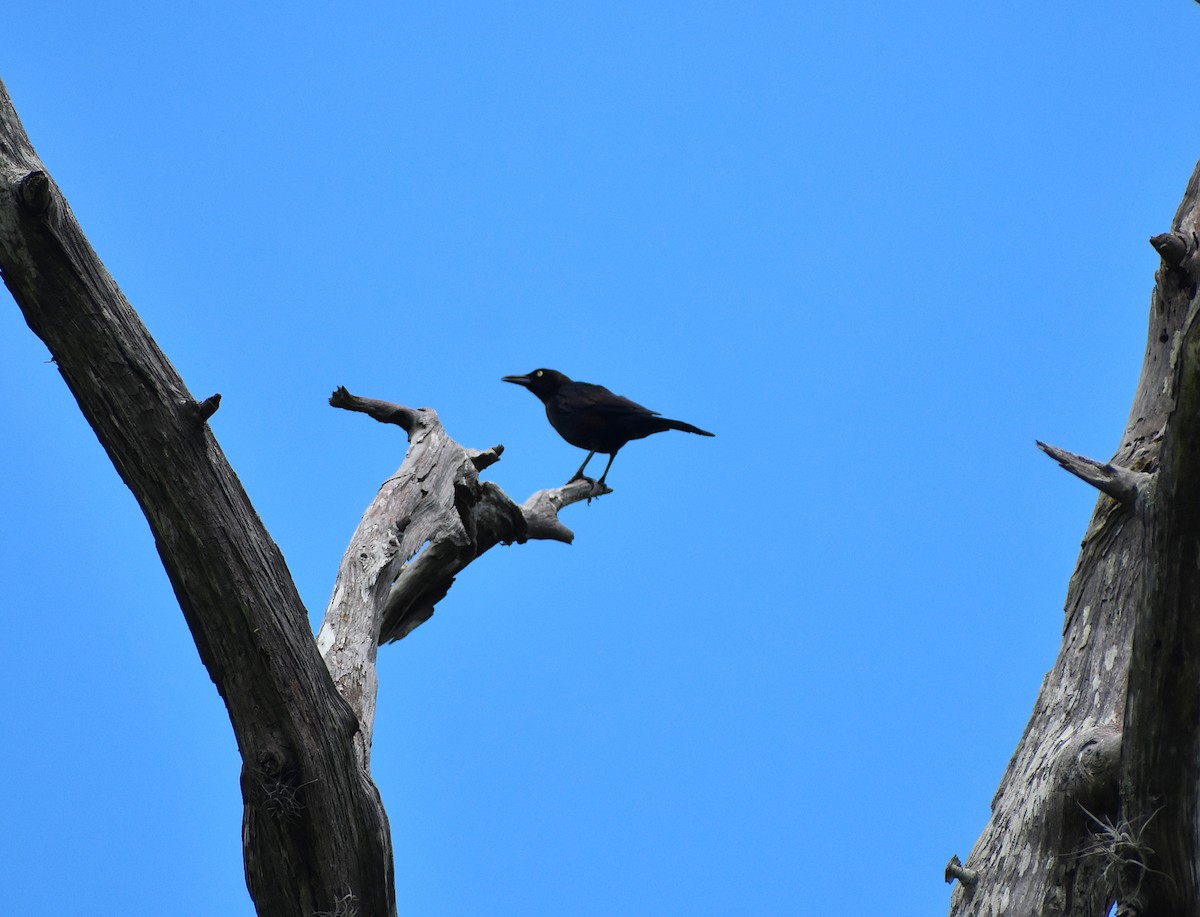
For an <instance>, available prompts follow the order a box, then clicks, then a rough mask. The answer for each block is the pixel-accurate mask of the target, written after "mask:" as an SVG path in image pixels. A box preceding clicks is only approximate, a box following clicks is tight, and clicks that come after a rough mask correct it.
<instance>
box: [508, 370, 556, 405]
mask: <svg viewBox="0 0 1200 917" xmlns="http://www.w3.org/2000/svg"><path fill="white" fill-rule="evenodd" d="M500 381H501V382H511V383H513V385H523V386H525V388H527V389H529V390H530V391H531V392H533V393H534V394H535V395H537V396H538V397H539V398H541V399H542V400H545V399H546V397H547V396H548V395H553V394H554V392H555V391H557V390H558V387H559V386H561V385H565V384H566V383H568V382H570V381H571V380H570V379H569V378H567V377H566V376H564V375H563V374H562V373H560V372H559V371H558V370H556V369H535V370H534V371H533V372H531V373H529V374H528V375H524V376H504V377H503V378H502V379H501V380H500Z"/></svg>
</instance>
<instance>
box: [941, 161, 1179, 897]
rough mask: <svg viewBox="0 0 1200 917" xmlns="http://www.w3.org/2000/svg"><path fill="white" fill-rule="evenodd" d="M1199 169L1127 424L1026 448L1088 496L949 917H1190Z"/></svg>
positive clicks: (1174, 241)
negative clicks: (1100, 435) (1077, 542)
mask: <svg viewBox="0 0 1200 917" xmlns="http://www.w3.org/2000/svg"><path fill="white" fill-rule="evenodd" d="M1198 220H1200V165H1198V166H1197V169H1196V171H1195V172H1194V173H1193V175H1192V178H1191V181H1190V182H1189V184H1188V187H1187V191H1186V192H1185V194H1184V199H1183V202H1182V204H1181V205H1180V207H1179V210H1178V212H1177V213H1176V215H1175V219H1174V222H1173V223H1172V227H1171V231H1170V232H1169V233H1165V234H1163V235H1161V236H1156V237H1154V238H1153V239H1152V240H1151V243H1152V244H1153V245H1154V247H1155V249H1156V250H1157V251H1158V252H1159V254H1160V256H1161V258H1162V263H1161V265H1160V267H1159V269H1158V271H1157V273H1156V276H1155V280H1156V284H1155V288H1154V292H1153V295H1152V297H1151V301H1150V327H1149V333H1148V336H1147V342H1146V353H1145V358H1144V361H1143V364H1142V373H1141V378H1140V380H1139V382H1138V387H1137V391H1136V394H1135V395H1134V400H1133V408H1132V410H1131V411H1130V415H1129V420H1128V422H1127V423H1126V426H1125V431H1124V434H1123V435H1122V437H1121V443H1120V446H1119V447H1118V449H1117V451H1116V454H1115V455H1114V456H1113V457H1112V459H1111V460H1110V461H1108V462H1098V461H1094V460H1092V459H1087V458H1084V457H1083V456H1078V455H1074V454H1072V453H1070V452H1067V451H1065V450H1062V449H1058V448H1055V447H1052V446H1047V445H1045V444H1042V443H1039V444H1038V445H1039V446H1040V447H1041V448H1042V449H1043V450H1044V451H1045V452H1047V453H1048V454H1049V455H1050V456H1051V457H1053V458H1054V459H1055V460H1057V461H1058V462H1059V463H1060V464H1061V465H1062V466H1063V467H1064V468H1066V469H1067V470H1068V471H1070V472H1072V473H1073V474H1075V475H1077V476H1079V477H1080V478H1081V479H1083V480H1084V481H1087V482H1088V483H1090V484H1092V485H1093V486H1095V487H1096V488H1097V489H1098V490H1100V492H1101V496H1100V498H1099V500H1098V502H1097V504H1096V508H1095V511H1094V512H1093V514H1092V519H1091V522H1090V524H1089V525H1088V528H1087V532H1086V534H1085V535H1084V539H1083V545H1082V550H1081V552H1080V556H1079V561H1078V564H1077V566H1076V568H1075V572H1074V574H1073V576H1072V577H1071V581H1070V584H1069V586H1068V589H1067V600H1066V608H1065V620H1064V622H1063V641H1062V646H1061V648H1060V650H1059V654H1058V659H1057V661H1056V662H1055V665H1054V668H1053V669H1052V670H1051V671H1050V672H1049V673H1048V674H1047V675H1046V677H1045V680H1044V681H1043V682H1042V687H1041V691H1040V693H1039V694H1038V698H1037V701H1036V703H1035V704H1034V709H1033V714H1032V716H1031V717H1030V720H1029V724H1028V725H1027V726H1026V728H1025V733H1024V735H1023V736H1022V737H1021V740H1020V742H1019V744H1018V745H1017V749H1016V752H1015V753H1014V754H1013V757H1012V760H1011V761H1010V762H1009V765H1008V769H1007V771H1006V772H1005V774H1004V777H1003V779H1002V780H1001V782H1000V787H999V789H998V790H997V792H996V795H995V798H994V799H993V800H992V814H991V818H990V819H989V821H988V823H987V825H986V827H985V828H984V831H983V833H982V834H981V835H980V837H979V839H978V840H977V841H976V843H975V846H974V848H973V849H972V850H971V853H970V855H969V856H968V857H967V860H966V863H965V864H963V863H959V862H958V859H957V857H955V858H954V859H952V860H951V862H950V865H949V866H947V869H946V880H947V881H948V882H953V881H955V880H957V883H956V885H955V888H954V891H953V893H952V897H951V906H950V914H951V915H953V917H968V915H970V917H987V915H997V917H998V915H1005V914H1008V915H1071V917H1085V915H1086V917H1099V915H1104V914H1107V913H1108V912H1109V909H1110V908H1111V907H1112V905H1113V904H1114V903H1115V904H1117V905H1118V913H1120V914H1123V915H1128V917H1132V915H1160V914H1161V915H1178V917H1200V876H1198V875H1197V870H1198V869H1200V864H1198V862H1197V852H1198V850H1200V809H1198V802H1200V800H1198V790H1200V377H1198V373H1200V327H1198V326H1200V322H1197V310H1198V309H1200V301H1198V300H1197V296H1196V293H1197V282H1198V280H1200V258H1198V256H1197V248H1198V236H1197V222H1198Z"/></svg>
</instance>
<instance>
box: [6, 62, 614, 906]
mask: <svg viewBox="0 0 1200 917" xmlns="http://www.w3.org/2000/svg"><path fill="white" fill-rule="evenodd" d="M0 272H2V273H3V276H4V281H5V283H6V284H7V286H8V288H9V290H10V291H11V292H12V295H13V298H14V299H15V300H16V301H17V304H18V306H19V307H20V308H21V311H22V313H23V314H24V316H25V320H26V321H27V322H28V324H29V326H30V328H31V329H32V330H33V331H34V333H35V334H37V336H38V337H39V338H41V339H42V341H43V342H44V343H45V344H46V346H47V347H48V348H49V350H50V352H51V354H52V355H53V358H54V362H55V363H56V364H57V366H58V369H59V372H60V373H61V374H62V376H63V379H64V380H65V381H66V383H67V385H68V386H69V388H70V390H71V392H72V394H73V395H74V396H75V399H76V401H77V402H78V403H79V407H80V410H81V411H82V412H83V414H84V416H85V417H86V419H87V421H88V423H89V424H90V425H91V426H92V429H93V430H94V431H95V433H96V435H97V437H98V438H99V440H100V442H101V443H102V444H103V446H104V448H105V450H106V451H107V452H108V455H109V457H110V458H111V459H112V462H113V464H114V465H115V466H116V469H117V471H118V472H119V473H120V475H121V477H122V479H123V480H124V481H125V483H126V485H127V486H128V487H129V489H130V490H131V491H132V492H133V494H134V496H135V497H136V498H137V500H138V503H139V504H140V505H141V508H142V511H143V512H144V513H145V515H146V519H147V521H148V522H149V524H150V528H151V530H152V531H153V533H154V538H155V543H156V545H157V548H158V552H159V555H160V557H161V558H162V562H163V566H164V567H165V568H166V570H167V574H168V576H169V577H170V580H171V584H172V586H173V588H174V590H175V595H176V597H177V598H178V600H179V604H180V607H181V608H182V609H183V613H184V616H185V618H186V619H187V623H188V627H189V628H190V629H191V632H192V635H193V637H194V639H195V641H196V648H197V650H198V651H199V653H200V658H201V660H202V661H203V663H204V665H205V667H206V668H207V669H208V672H209V675H210V676H211V677H212V680H213V682H214V683H215V684H216V686H217V690H218V691H219V692H220V694H221V697H222V699H223V700H224V701H225V706H226V708H227V709H228V712H229V719H230V722H231V723H232V725H233V730H234V734H235V736H236V738H237V743H238V749H239V751H240V752H241V755H242V762H243V767H242V776H241V788H242V797H243V801H244V807H245V808H244V819H243V846H244V851H245V863H246V880H247V884H248V886H249V889H250V893H251V895H252V897H253V898H254V902H255V906H256V908H257V910H258V913H259V914H260V915H263V917H299V915H305V917H312V915H346V917H349V915H362V917H388V915H392V914H395V913H396V897H395V890H394V885H393V876H392V849H391V838H390V833H389V830H388V820H387V815H386V813H385V812H384V808H383V805H382V802H381V800H380V797H379V793H378V791H377V790H376V787H375V784H374V783H373V782H372V780H371V777H370V770H369V755H370V743H371V728H372V723H373V719H374V709H375V650H376V646H377V645H378V642H379V640H380V637H381V635H382V638H383V639H385V640H392V639H399V638H400V637H402V636H404V635H405V634H406V633H408V632H409V631H410V630H411V629H412V628H413V627H415V626H417V625H418V624H420V623H421V622H422V621H424V620H426V619H427V618H428V617H429V615H430V614H432V611H433V605H434V603H435V602H437V601H438V600H439V599H440V598H441V597H442V596H443V595H444V594H445V592H446V590H447V589H448V588H449V586H450V583H451V582H453V577H454V575H455V574H457V573H458V572H459V571H460V570H461V569H462V568H463V567H465V566H466V565H467V564H468V563H470V561H471V560H473V559H474V558H475V557H477V556H478V555H479V554H480V553H482V552H483V551H485V550H487V548H489V547H491V546H492V545H494V544H497V543H499V542H501V541H524V540H525V539H526V538H556V539H559V540H564V541H569V540H570V539H571V533H570V531H569V530H567V529H566V528H565V526H563V525H562V524H561V523H560V522H559V521H558V519H557V517H556V515H555V514H556V512H557V510H558V509H559V508H561V507H562V506H565V505H567V504H569V503H572V502H575V501H577V500H581V499H585V498H587V497H588V496H590V495H593V492H592V489H591V485H590V483H589V482H586V481H580V482H576V483H575V484H572V485H569V486H567V487H563V488H558V489H556V490H551V491H542V492H540V493H539V494H535V495H534V496H533V497H532V498H530V501H529V502H528V503H527V504H526V505H525V506H524V507H518V506H516V505H515V504H513V503H512V501H511V500H509V499H508V497H507V496H505V495H504V493H503V492H502V491H501V490H500V489H499V488H498V487H496V486H495V485H492V484H484V483H481V482H480V481H479V478H478V474H477V471H478V470H479V469H481V468H483V467H486V466H487V465H488V464H490V463H491V462H494V461H496V460H497V459H498V457H499V453H500V447H496V448H495V449H493V450H488V451H487V452H484V453H479V452H471V451H468V450H465V449H463V448H462V447H461V446H459V445H458V444H457V443H455V442H454V441H453V440H451V439H450V438H449V437H448V436H447V435H446V434H445V431H444V430H442V427H441V425H440V423H438V421H437V417H436V415H434V414H433V412H432V411H410V410H408V409H407V408H402V407H400V406H398V405H390V404H387V403H386V402H378V401H371V400H369V399H360V398H356V397H355V396H352V395H350V394H349V393H347V392H345V391H344V390H339V391H338V392H336V393H335V394H334V398H333V399H331V401H332V402H333V403H334V404H335V406H338V407H343V408H347V409H349V410H357V411H363V412H365V413H368V414H371V415H372V416H375V417H376V418H377V419H379V420H384V421H389V422H396V423H400V424H401V425H402V426H404V428H405V429H406V430H407V431H408V433H409V436H410V448H409V450H408V453H407V455H406V457H405V461H404V465H402V467H401V468H400V470H399V471H398V472H397V474H396V476H395V477H394V478H393V479H392V480H391V481H389V482H388V483H386V484H385V485H384V487H383V488H381V491H380V495H379V496H378V497H377V498H376V501H375V502H374V503H373V504H372V506H371V507H369V508H368V510H367V513H366V514H365V515H364V517H363V523H362V525H361V526H360V528H359V532H358V533H357V534H356V536H355V539H354V541H353V542H352V543H351V546H350V550H349V551H348V552H347V555H346V558H345V559H344V560H343V564H342V571H341V573H340V574H339V578H338V582H337V586H336V587H335V590H334V596H333V599H332V600H331V602H330V607H329V610H328V612H327V614H326V618H325V624H324V626H323V627H322V634H321V650H322V651H318V645H317V642H316V641H315V640H314V639H313V636H312V633H311V631H310V630H309V625H308V617H307V614H306V612H305V609H304V607H303V605H302V604H301V601H300V597H299V595H298V594H297V591H296V588H295V585H294V584H293V582H292V579H291V576H290V574H289V572H288V569H287V566H286V565H285V563H284V560H283V556H282V555H281V553H280V551H279V549H278V547H277V546H276V545H275V543H274V542H273V541H272V540H271V538H270V536H269V535H268V533H267V532H266V530H265V529H264V527H263V525H262V522H261V520H260V519H259V518H258V515H257V514H256V513H255V511H254V508H253V507H252V506H251V505H250V502H249V500H248V498H247V496H246V494H245V491H244V490H243V489H242V486H241V483H240V482H239V481H238V479H237V476H236V475H235V474H234V473H233V470H232V469H231V468H230V467H229V464H228V463H227V462H226V460H225V457H224V455H223V454H222V452H221V449H220V447H219V446H218V444H217V441H216V439H215V437H214V436H213V434H212V431H211V430H210V429H209V426H208V423H207V420H208V418H209V417H210V416H211V415H212V414H213V412H214V411H216V409H217V407H218V405H219V402H220V396H219V395H217V396H213V397H211V398H208V399H206V400H205V401H203V402H200V403H198V402H197V401H196V400H195V399H193V397H192V396H191V394H190V393H189V392H188V390H187V388H186V386H185V385H184V383H183V380H182V379H181V378H180V377H179V375H178V373H176V371H175V369H174V367H173V366H171V364H170V362H169V361H168V360H167V358H166V356H164V354H163V353H162V351H160V350H159V348H158V346H157V345H156V344H155V342H154V340H153V339H152V338H151V337H150V335H149V333H148V332H147V330H146V329H145V327H144V326H143V325H142V323H141V321H140V320H139V318H138V316H137V314H136V313H135V312H134V311H133V309H132V308H131V307H130V305H129V303H128V302H127V301H126V300H125V298H124V296H123V295H122V294H121V291H120V290H119V289H118V288H117V285H116V283H115V282H114V281H113V279H112V278H111V277H110V276H109V274H108V272H107V271H106V270H105V268H104V265H103V264H102V263H101V262H100V260H99V259H98V258H97V256H96V254H95V252H94V251H93V250H92V248H91V246H90V245H89V244H88V242H87V239H86V238H85V237H84V235H83V232H82V231H81V229H80V228H79V225H78V224H77V222H76V221H75V218H74V215H73V214H72V213H71V209H70V207H69V206H68V205H67V202H66V200H65V199H64V198H63V196H62V195H61V193H60V192H59V189H58V188H57V186H56V185H55V184H54V182H53V181H52V180H51V178H50V177H49V175H48V174H47V172H46V171H45V169H44V167H43V166H42V163H41V162H40V161H39V160H38V158H37V154H36V153H35V152H34V150H33V147H32V145H31V144H30V142H29V139H28V137H27V136H26V135H25V132H24V129H23V128H22V127H21V124H20V121H19V119H18V118H17V115H16V112H15V110H14V109H13V106H12V102H11V100H10V99H9V97H8V93H7V90H6V89H5V88H4V86H3V85H2V84H0ZM414 469H416V471H414ZM411 480H419V481H420V482H421V486H419V487H405V484H406V482H408V481H411ZM364 559H367V560H368V561H369V562H364ZM322 655H324V658H322ZM327 663H328V667H327ZM331 672H332V677H331Z"/></svg>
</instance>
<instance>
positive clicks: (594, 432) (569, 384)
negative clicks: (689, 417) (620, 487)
mask: <svg viewBox="0 0 1200 917" xmlns="http://www.w3.org/2000/svg"><path fill="white" fill-rule="evenodd" d="M501 381H503V382H512V383H514V384H516V385H523V386H525V388H527V389H529V390H530V391H531V392H533V393H534V394H535V395H537V396H538V397H539V398H540V399H542V404H544V405H545V406H546V416H547V417H548V418H549V419H550V426H552V427H554V429H555V430H557V431H558V435H559V436H561V437H562V438H563V439H565V440H566V441H567V442H569V443H570V444H571V445H572V446H578V447H579V448H580V449H587V450H588V457H587V458H585V459H584V460H583V464H582V465H580V466H579V470H578V471H576V472H575V474H574V476H572V478H571V481H577V480H579V479H580V478H582V477H583V469H585V468H586V467H587V464H588V462H590V461H591V460H592V456H593V455H595V454H596V453H597V452H603V453H605V454H606V455H607V456H608V464H607V465H605V466H604V474H602V475H600V480H599V481H598V482H597V484H598V485H600V486H603V484H604V479H605V478H606V477H608V469H609V468H611V467H612V463H613V459H615V458H616V457H617V452H618V451H620V449H621V447H622V446H624V445H625V444H626V443H627V442H629V441H630V440H631V439H642V438H643V437H645V436H649V435H650V434H651V433H662V432H663V431H664V430H683V431H684V432H685V433H698V434H700V435H701V436H712V435H713V434H712V433H709V432H708V431H707V430H701V429H700V428H699V427H693V426H692V425H691V424H690V423H684V422H683V421H682V420H671V419H669V418H667V417H660V416H659V415H658V412H657V411H651V410H650V409H649V408H644V407H642V406H641V405H640V404H637V403H635V402H633V401H630V400H629V399H628V398H622V397H621V396H620V395H614V394H613V393H612V392H610V391H609V390H608V389H606V388H605V387H604V386H603V385H592V383H590V382H575V381H573V380H571V379H568V378H567V377H566V376H564V375H563V374H562V373H560V372H558V371H557V370H554V369H535V370H534V371H533V372H531V373H530V374H529V375H527V376H505V377H504V378H503V379H502V380H501ZM571 481H568V482H567V483H568V484H570V483H571Z"/></svg>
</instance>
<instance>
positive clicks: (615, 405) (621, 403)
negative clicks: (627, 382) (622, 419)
mask: <svg viewBox="0 0 1200 917" xmlns="http://www.w3.org/2000/svg"><path fill="white" fill-rule="evenodd" d="M555 400H556V401H557V407H558V409H559V410H560V411H562V412H563V413H564V414H573V413H576V412H587V413H590V414H608V415H614V414H615V415H624V416H628V415H630V414H637V415H643V416H645V417H657V416H658V411H652V410H650V409H649V408H646V407H642V406H641V405H640V404H638V403H637V402H636V401H630V400H629V399H628V398H626V397H624V396H623V395H614V394H613V393H612V392H610V391H609V390H608V389H606V388H605V387H604V386H603V385H593V384H592V383H591V382H572V383H570V384H569V387H568V386H563V387H562V388H561V389H559V390H558V392H557V393H556V398H555Z"/></svg>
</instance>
